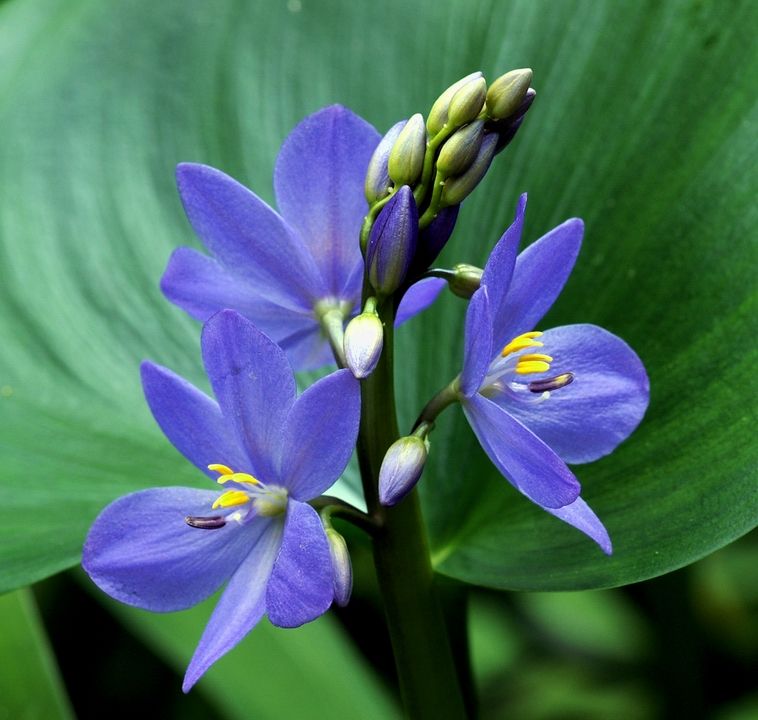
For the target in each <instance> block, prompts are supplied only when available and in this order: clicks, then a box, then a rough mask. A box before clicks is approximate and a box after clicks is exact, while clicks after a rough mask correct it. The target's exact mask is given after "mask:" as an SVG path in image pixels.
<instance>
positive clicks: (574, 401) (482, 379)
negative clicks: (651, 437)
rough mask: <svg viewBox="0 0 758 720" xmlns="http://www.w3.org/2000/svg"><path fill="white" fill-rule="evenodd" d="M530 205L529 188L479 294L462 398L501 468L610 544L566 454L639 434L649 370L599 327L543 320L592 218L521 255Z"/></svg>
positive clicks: (597, 450)
mask: <svg viewBox="0 0 758 720" xmlns="http://www.w3.org/2000/svg"><path fill="white" fill-rule="evenodd" d="M525 208H526V195H523V196H522V197H521V199H520V201H519V204H518V208H517V211H516V218H515V221H514V223H513V224H512V225H511V226H510V227H509V228H508V230H507V231H506V232H505V234H504V235H503V236H502V237H501V239H500V241H499V242H498V244H497V245H496V246H495V248H494V249H493V251H492V254H491V255H490V258H489V260H488V261H487V264H486V266H485V268H484V272H483V274H482V280H481V287H480V288H479V290H477V291H476V292H475V293H474V295H473V296H472V297H471V301H470V303H469V307H468V310H467V313H466V337H465V350H464V361H463V371H462V372H461V375H460V378H459V381H458V382H459V394H460V399H461V403H462V405H463V410H464V413H465V415H466V417H467V419H468V421H469V423H470V424H471V427H472V429H473V430H474V433H475V434H476V436H477V438H478V439H479V442H480V443H481V445H482V448H483V449H484V451H485V452H486V453H487V455H488V456H489V458H490V460H492V462H493V463H494V464H495V466H496V467H497V468H498V470H500V472H502V473H503V475H505V477H506V478H507V479H508V480H509V481H510V482H511V483H512V484H513V485H514V486H515V487H516V488H517V489H518V490H520V491H521V492H522V493H523V494H524V495H526V496H527V497H528V498H529V499H530V500H532V501H533V502H535V503H536V504H537V505H539V506H540V507H542V508H543V509H545V510H547V511H548V512H549V513H551V514H553V515H555V516H556V517H558V518H560V519H561V520H564V521H565V522H567V523H569V524H570V525H573V526H574V527H576V528H578V529H579V530H581V531H582V532H584V533H586V534H587V535H589V537H591V538H592V539H593V540H595V541H596V542H597V543H598V544H599V545H600V547H601V548H602V549H603V550H604V551H605V552H606V553H608V554H610V553H611V542H610V538H609V537H608V533H607V532H606V529H605V527H604V526H603V524H602V523H601V522H600V520H599V519H598V518H597V516H596V515H595V513H594V512H593V511H592V510H591V509H590V507H589V506H588V505H587V503H585V502H584V500H582V498H581V497H579V492H580V486H579V482H578V481H577V479H576V477H575V476H574V474H573V473H572V472H571V470H569V468H568V467H567V466H566V463H567V462H569V463H585V462H590V461H592V460H596V459H597V458H600V457H602V456H603V455H607V454H608V453H610V452H611V451H613V450H614V448H616V446H617V445H618V444H619V443H620V442H622V441H623V440H624V439H625V438H627V437H628V436H629V435H630V434H631V432H632V431H633V430H634V429H635V428H636V427H637V425H638V424H639V422H640V420H641V419H642V416H643V415H644V413H645V410H646V408H647V404H648V397H649V384H648V378H647V374H646V373H645V368H644V366H643V365H642V362H641V361H640V359H639V358H638V357H637V355H636V354H635V353H634V351H633V350H632V349H631V348H630V347H629V346H628V345H627V344H626V343H625V342H624V341H623V340H621V339H620V338H618V337H616V336H615V335H612V334H611V333H609V332H607V331H606V330H603V329H602V328H600V327H597V326H595V325H567V326H563V327H558V328H554V329H552V330H546V331H544V332H537V331H535V327H536V325H537V323H538V322H539V321H540V320H541V318H542V317H543V315H544V314H545V313H546V312H547V310H548V309H549V308H550V306H551V305H552V304H553V302H554V301H555V299H556V298H557V297H558V294H559V293H560V291H561V290H562V289H563V286H564V284H565V282H566V280H567V278H568V276H569V274H570V273H571V270H572V268H573V266H574V262H575V261H576V257H577V255H578V253H579V247H580V245H581V241H582V234H583V231H584V226H583V223H582V221H581V220H579V219H576V218H574V219H571V220H567V221H566V222H564V223H563V224H562V225H559V226H558V227H556V228H554V229H553V230H551V231H550V232H549V233H547V235H545V236H544V237H542V238H540V239H539V240H537V241H536V242H535V243H533V244H532V245H530V246H529V247H528V248H527V249H526V250H524V251H523V252H522V253H521V254H520V255H519V256H518V258H516V252H517V249H518V245H519V241H520V239H521V231H522V228H523V223H524V211H525Z"/></svg>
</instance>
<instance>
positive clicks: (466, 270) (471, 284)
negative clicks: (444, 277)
mask: <svg viewBox="0 0 758 720" xmlns="http://www.w3.org/2000/svg"><path fill="white" fill-rule="evenodd" d="M453 272H454V273H455V275H453V277H452V278H450V280H448V281H447V286H448V287H449V288H450V291H451V292H452V293H453V294H454V295H457V296H458V297H461V298H463V299H464V300H468V299H469V298H470V297H471V296H472V295H473V294H474V293H475V292H476V291H477V290H478V289H479V286H480V284H481V281H482V273H483V272H484V271H483V270H482V268H478V267H476V266H475V265H467V264H466V263H458V264H457V265H453Z"/></svg>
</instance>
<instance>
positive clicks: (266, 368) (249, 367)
mask: <svg viewBox="0 0 758 720" xmlns="http://www.w3.org/2000/svg"><path fill="white" fill-rule="evenodd" d="M201 345H202V349H203V362H204V363H205V369H206V372H207V373H208V378H209V379H210V381H211V385H212V387H213V392H214V393H215V395H216V398H217V399H218V402H219V405H220V406H221V411H222V413H223V415H224V419H225V420H226V422H227V423H228V424H229V426H230V427H231V428H232V429H233V430H234V432H235V436H236V438H237V441H238V443H239V445H240V446H241V447H243V448H244V449H245V451H246V453H247V455H248V459H249V461H250V465H251V470H249V472H252V473H253V474H254V475H258V476H260V479H261V480H263V481H264V482H272V481H273V482H276V480H277V479H278V473H277V470H278V466H279V451H280V448H281V443H282V429H283V427H284V421H285V418H286V417H287V413H288V412H289V410H290V407H291V406H292V403H293V402H294V400H295V392H296V388H295V379H294V377H293V376H292V370H291V368H290V366H289V363H288V362H287V358H286V357H285V356H284V352H282V350H281V349H280V348H279V346H278V345H276V344H275V343H273V342H272V341H271V340H270V339H269V338H268V337H266V336H265V335H264V334H263V333H262V332H260V330H258V329H257V328H256V327H255V326H254V325H253V324H252V323H250V322H249V321H248V320H245V318H243V317H242V316H241V315H239V314H238V313H236V312H234V311H233V310H222V311H221V312H219V313H217V314H216V315H214V316H213V317H212V318H211V319H210V320H208V322H207V323H205V326H204V327H203V334H202V339H201ZM225 464H226V463H225ZM232 469H233V470H237V468H234V467H233V468H232Z"/></svg>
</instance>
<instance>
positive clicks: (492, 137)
mask: <svg viewBox="0 0 758 720" xmlns="http://www.w3.org/2000/svg"><path fill="white" fill-rule="evenodd" d="M497 141H498V134H497V133H485V135H484V137H483V138H482V141H481V145H480V147H479V153H478V154H477V156H476V159H475V160H474V162H473V163H472V164H471V167H469V169H468V170H466V172H464V173H463V174H462V175H458V176H457V177H451V178H448V179H447V180H445V185H444V187H443V188H442V197H441V199H440V205H441V206H442V207H449V206H450V205H458V204H459V203H461V202H463V201H464V200H465V199H466V198H467V197H468V196H469V195H470V194H471V192H472V191H473V190H474V188H475V187H476V186H477V185H478V184H479V182H480V181H481V179H482V178H483V177H484V176H485V174H486V173H487V170H489V167H490V163H491V162H492V158H493V157H495V150H496V149H497Z"/></svg>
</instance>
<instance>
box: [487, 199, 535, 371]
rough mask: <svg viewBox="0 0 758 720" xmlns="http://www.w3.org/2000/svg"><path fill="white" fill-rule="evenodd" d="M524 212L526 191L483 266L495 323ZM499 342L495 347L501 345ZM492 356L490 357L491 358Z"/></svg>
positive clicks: (503, 302) (504, 295) (522, 227)
mask: <svg viewBox="0 0 758 720" xmlns="http://www.w3.org/2000/svg"><path fill="white" fill-rule="evenodd" d="M525 212H526V193H524V194H523V195H522V196H521V197H520V198H519V201H518V205H517V206H516V216H515V218H514V220H513V223H512V224H511V226H510V227H509V228H508V229H507V230H506V231H505V232H504V233H503V235H502V237H501V238H500V240H498V242H497V244H496V245H495V247H494V248H493V249H492V252H491V253H490V256H489V259H488V260H487V264H486V265H485V266H484V272H483V273H482V281H481V284H482V285H485V286H486V287H487V293H488V295H489V300H490V312H491V313H492V317H493V318H494V319H495V323H497V322H498V319H499V318H501V317H502V315H503V314H504V312H505V300H506V297H507V295H508V288H509V287H510V284H511V277H512V276H513V268H514V265H515V263H516V254H517V253H518V246H519V243H520V242H521V233H522V231H523V229H524V213H525ZM504 344H505V343H501V344H500V345H498V346H497V347H502V346H503V345H504ZM491 359H492V358H490V360H491Z"/></svg>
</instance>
